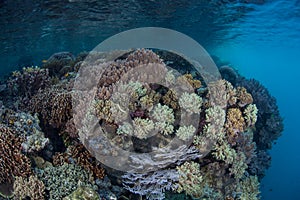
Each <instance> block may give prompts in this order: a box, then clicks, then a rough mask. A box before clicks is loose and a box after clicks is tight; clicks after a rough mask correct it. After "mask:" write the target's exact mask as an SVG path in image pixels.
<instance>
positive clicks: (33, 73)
mask: <svg viewBox="0 0 300 200" xmlns="http://www.w3.org/2000/svg"><path fill="white" fill-rule="evenodd" d="M50 82H51V81H50V76H49V72H48V70H47V69H41V68H39V67H27V68H23V70H22V71H21V72H19V71H16V72H14V73H13V74H12V76H11V77H10V79H9V80H8V81H7V86H8V88H9V89H10V91H11V93H12V94H13V95H14V96H20V97H21V98H22V99H23V101H25V102H24V103H28V100H30V98H31V97H32V96H33V95H34V94H36V93H37V92H38V90H40V89H45V88H47V87H49V86H50Z"/></svg>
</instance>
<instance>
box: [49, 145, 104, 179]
mask: <svg viewBox="0 0 300 200" xmlns="http://www.w3.org/2000/svg"><path fill="white" fill-rule="evenodd" d="M64 163H69V164H71V163H76V164H77V165H79V166H81V167H83V168H84V169H85V170H87V171H88V172H90V173H92V175H93V176H94V178H98V179H103V177H104V176H105V171H104V169H103V168H102V167H101V166H100V164H99V163H98V162H97V161H96V160H95V158H93V157H92V156H91V154H90V153H89V152H88V151H87V150H86V149H85V147H84V146H83V145H82V144H77V145H71V146H69V147H68V149H67V150H66V152H65V153H56V154H55V155H54V156H53V164H54V165H55V166H61V165H63V164H64Z"/></svg>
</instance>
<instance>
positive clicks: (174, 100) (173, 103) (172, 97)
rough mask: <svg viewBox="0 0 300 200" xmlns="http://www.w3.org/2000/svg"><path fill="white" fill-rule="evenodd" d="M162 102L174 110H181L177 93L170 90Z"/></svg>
mask: <svg viewBox="0 0 300 200" xmlns="http://www.w3.org/2000/svg"><path fill="white" fill-rule="evenodd" d="M162 100H163V102H164V104H166V105H168V106H170V107H171V108H172V109H174V110H176V109H178V108H179V103H178V97H177V95H176V92H175V91H174V90H172V89H170V90H169V91H168V92H167V93H166V94H165V95H164V96H163V97H162Z"/></svg>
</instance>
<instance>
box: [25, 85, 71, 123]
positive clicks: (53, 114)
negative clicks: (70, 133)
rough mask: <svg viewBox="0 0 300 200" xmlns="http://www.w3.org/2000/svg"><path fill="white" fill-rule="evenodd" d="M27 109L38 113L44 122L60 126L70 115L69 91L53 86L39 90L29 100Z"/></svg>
mask: <svg viewBox="0 0 300 200" xmlns="http://www.w3.org/2000/svg"><path fill="white" fill-rule="evenodd" d="M28 110H30V111H31V112H35V113H38V114H40V116H41V118H42V121H43V123H44V124H46V125H51V126H52V127H54V128H62V127H63V126H64V125H65V123H66V122H67V121H68V120H69V119H71V117H72V96H71V92H69V91H67V90H64V89H60V88H54V87H53V88H49V89H46V90H41V91H39V92H38V93H37V94H36V95H35V96H34V97H33V98H32V99H31V100H30V104H29V106H28Z"/></svg>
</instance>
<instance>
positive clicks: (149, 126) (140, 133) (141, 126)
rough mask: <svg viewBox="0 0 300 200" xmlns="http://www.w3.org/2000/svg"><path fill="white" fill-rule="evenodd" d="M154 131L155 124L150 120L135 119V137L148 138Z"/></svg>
mask: <svg viewBox="0 0 300 200" xmlns="http://www.w3.org/2000/svg"><path fill="white" fill-rule="evenodd" d="M153 129H154V123H153V121H152V120H150V119H142V118H139V117H138V118H135V119H134V120H133V135H134V136H136V137H137V138H139V139H145V138H147V137H148V136H149V135H150V133H151V132H152V131H153Z"/></svg>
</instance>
